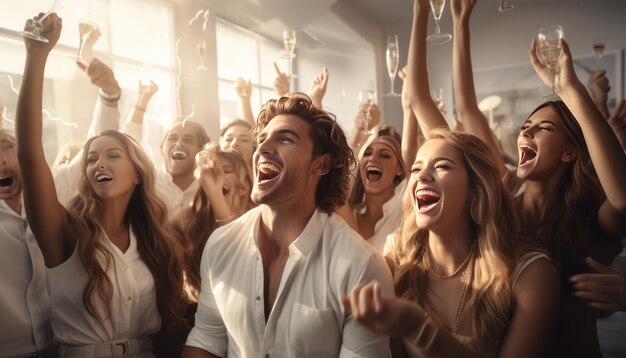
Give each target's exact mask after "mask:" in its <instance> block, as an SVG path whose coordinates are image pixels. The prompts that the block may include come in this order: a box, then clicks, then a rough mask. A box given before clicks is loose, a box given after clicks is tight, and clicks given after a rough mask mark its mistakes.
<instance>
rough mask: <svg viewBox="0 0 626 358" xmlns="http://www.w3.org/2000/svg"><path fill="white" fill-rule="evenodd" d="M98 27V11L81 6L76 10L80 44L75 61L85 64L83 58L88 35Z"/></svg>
mask: <svg viewBox="0 0 626 358" xmlns="http://www.w3.org/2000/svg"><path fill="white" fill-rule="evenodd" d="M97 27H98V10H97V9H96V8H95V7H94V6H93V4H92V5H81V6H80V8H79V9H78V33H79V35H80V43H79V45H78V54H77V55H76V60H78V61H80V62H82V63H87V61H86V59H85V58H84V57H83V50H84V47H85V42H86V41H87V39H88V38H89V34H91V32H92V31H94V30H95V29H96V28H97Z"/></svg>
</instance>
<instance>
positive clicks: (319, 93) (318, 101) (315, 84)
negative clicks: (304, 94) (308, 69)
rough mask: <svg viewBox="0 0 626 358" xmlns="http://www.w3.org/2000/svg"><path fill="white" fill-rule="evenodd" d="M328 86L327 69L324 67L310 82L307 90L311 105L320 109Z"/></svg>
mask: <svg viewBox="0 0 626 358" xmlns="http://www.w3.org/2000/svg"><path fill="white" fill-rule="evenodd" d="M327 86H328V68H326V67H324V68H323V69H322V72H320V73H319V74H318V75H317V76H315V77H313V80H311V89H310V90H309V96H311V100H312V101H313V104H315V105H316V106H317V107H319V108H322V100H323V99H324V95H325V94H326V87H327Z"/></svg>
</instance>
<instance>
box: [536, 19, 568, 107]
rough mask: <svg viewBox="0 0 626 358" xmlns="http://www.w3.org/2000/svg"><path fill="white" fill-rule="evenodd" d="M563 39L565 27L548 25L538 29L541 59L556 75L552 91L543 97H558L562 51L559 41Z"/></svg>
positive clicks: (538, 49) (538, 51) (538, 48)
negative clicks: (557, 88) (557, 83)
mask: <svg viewBox="0 0 626 358" xmlns="http://www.w3.org/2000/svg"><path fill="white" fill-rule="evenodd" d="M561 39H563V27H561V26H548V27H544V28H542V29H539V31H537V53H538V54H539V59H541V61H542V62H543V63H544V64H545V65H546V66H547V67H548V68H549V69H550V72H551V73H552V74H553V75H554V77H553V79H552V93H551V94H549V95H547V96H545V97H543V99H555V98H558V96H557V94H556V90H555V88H556V82H557V80H558V76H559V59H560V58H561V53H562V49H561V45H560V43H559V41H560V40H561Z"/></svg>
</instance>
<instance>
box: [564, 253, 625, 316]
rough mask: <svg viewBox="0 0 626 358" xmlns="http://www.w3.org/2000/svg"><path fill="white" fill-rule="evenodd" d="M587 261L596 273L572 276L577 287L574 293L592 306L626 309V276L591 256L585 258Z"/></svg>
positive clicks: (612, 310) (614, 309)
mask: <svg viewBox="0 0 626 358" xmlns="http://www.w3.org/2000/svg"><path fill="white" fill-rule="evenodd" d="M585 262H586V263H587V266H589V268H591V269H592V270H593V271H594V272H595V273H590V274H579V275H574V276H572V277H571V278H570V281H571V282H572V283H573V284H574V288H575V289H576V291H575V292H574V295H575V296H577V297H580V298H583V299H585V300H587V301H588V302H589V305H590V306H591V307H594V308H597V309H599V310H601V311H607V312H615V311H624V310H626V277H624V275H622V273H621V272H619V271H617V270H615V269H613V268H610V267H607V266H605V265H603V264H601V263H599V262H597V261H595V260H594V259H592V258H591V257H587V258H585Z"/></svg>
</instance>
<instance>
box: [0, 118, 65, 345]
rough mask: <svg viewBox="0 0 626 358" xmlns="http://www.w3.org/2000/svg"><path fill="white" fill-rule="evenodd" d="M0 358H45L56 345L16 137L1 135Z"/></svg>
mask: <svg viewBox="0 0 626 358" xmlns="http://www.w3.org/2000/svg"><path fill="white" fill-rule="evenodd" d="M0 282H1V283H2V288H1V289H0V357H28V356H35V355H38V356H40V357H45V356H47V355H48V354H50V355H51V356H52V355H53V354H52V352H49V350H50V346H51V344H52V330H51V326H50V298H49V296H48V292H47V290H46V271H45V265H44V262H43V256H42V254H41V251H40V250H39V246H37V242H36V241H35V237H34V236H33V234H32V232H31V231H30V229H29V228H28V225H27V221H26V215H25V213H24V206H23V205H22V177H21V171H20V167H19V165H18V161H17V151H16V145H15V135H13V133H12V132H10V131H8V130H2V129H0Z"/></svg>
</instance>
